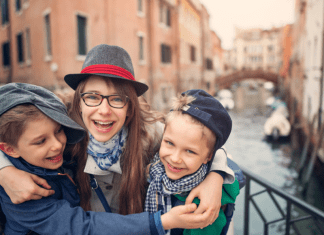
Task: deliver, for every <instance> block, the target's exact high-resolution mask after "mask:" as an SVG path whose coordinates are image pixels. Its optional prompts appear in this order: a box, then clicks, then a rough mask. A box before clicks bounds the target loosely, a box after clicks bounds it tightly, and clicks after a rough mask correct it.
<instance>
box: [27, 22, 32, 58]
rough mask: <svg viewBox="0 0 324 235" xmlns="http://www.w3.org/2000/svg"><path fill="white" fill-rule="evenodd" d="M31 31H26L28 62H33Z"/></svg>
mask: <svg viewBox="0 0 324 235" xmlns="http://www.w3.org/2000/svg"><path fill="white" fill-rule="evenodd" d="M30 48H31V47H30V31H29V28H27V29H26V60H27V61H28V60H29V61H30V60H31V51H30Z"/></svg>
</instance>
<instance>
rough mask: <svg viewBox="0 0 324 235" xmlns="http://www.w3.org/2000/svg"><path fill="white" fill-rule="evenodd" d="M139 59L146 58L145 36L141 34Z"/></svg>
mask: <svg viewBox="0 0 324 235" xmlns="http://www.w3.org/2000/svg"><path fill="white" fill-rule="evenodd" d="M138 39H139V59H140V60H144V38H143V36H139V37H138Z"/></svg>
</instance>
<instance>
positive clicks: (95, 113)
mask: <svg viewBox="0 0 324 235" xmlns="http://www.w3.org/2000/svg"><path fill="white" fill-rule="evenodd" d="M83 83H84V88H83V89H82V91H81V92H80V94H81V97H82V102H80V106H81V113H82V120H83V123H84V125H85V127H86V128H87V130H88V131H89V132H90V133H91V135H92V136H93V137H94V138H95V139H96V140H97V141H99V142H106V141H108V140H110V139H111V137H113V136H114V135H115V134H117V132H119V130H121V128H122V126H123V125H124V123H125V121H126V116H127V110H128V103H127V102H126V98H124V99H117V101H116V98H118V97H126V96H125V95H123V94H119V93H118V91H117V89H116V88H115V86H114V84H113V83H112V82H111V80H109V79H107V78H106V79H104V78H102V77H100V76H96V75H94V76H90V77H89V78H87V79H86V80H84V82H83ZM80 86H82V84H80ZM90 92H91V93H97V94H98V95H99V97H100V96H111V95H114V96H111V97H109V98H108V99H103V98H102V97H100V99H99V100H98V95H97V96H93V95H90V94H91V93H90ZM89 93H90V94H89ZM85 95H86V96H85ZM115 95H117V96H115ZM98 101H100V102H98ZM95 102H96V103H95ZM89 103H90V104H91V106H90V105H89ZM111 104H113V105H114V106H115V107H112V105H111ZM116 105H117V106H118V107H116Z"/></svg>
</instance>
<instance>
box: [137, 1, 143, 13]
mask: <svg viewBox="0 0 324 235" xmlns="http://www.w3.org/2000/svg"><path fill="white" fill-rule="evenodd" d="M137 11H138V12H143V1H142V0H137Z"/></svg>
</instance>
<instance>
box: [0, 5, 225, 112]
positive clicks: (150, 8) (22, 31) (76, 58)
mask: <svg viewBox="0 0 324 235" xmlns="http://www.w3.org/2000/svg"><path fill="white" fill-rule="evenodd" d="M208 21H209V15H208V13H207V10H206V9H205V8H204V7H203V6H202V5H201V3H200V2H199V0H118V1H115V0H96V3H95V4H94V2H93V1H91V0H70V1H63V0H56V1H54V0H48V1H42V0H33V1H31V0H2V1H1V28H0V44H1V54H2V56H1V58H0V64H1V66H0V83H7V82H26V83H32V84H36V85H40V86H44V87H46V88H49V89H52V90H53V89H57V88H62V87H65V86H66V85H65V83H64V81H63V79H64V76H65V75H66V74H69V73H79V72H80V71H81V68H82V64H83V61H84V59H85V56H86V54H87V52H88V51H89V50H90V49H91V48H92V47H94V46H96V45H98V44H101V43H105V44H110V45H118V46H121V47H123V48H125V49H126V50H127V51H128V53H129V54H130V56H131V58H132V62H133V66H134V71H135V77H136V80H138V81H141V82H144V83H146V84H148V85H149V87H150V89H149V91H148V92H147V93H146V94H145V98H146V99H147V100H148V101H149V102H150V103H151V104H152V105H153V107H155V108H157V109H159V110H164V109H167V108H168V103H169V99H170V97H172V96H174V95H176V94H177V93H179V92H182V91H184V90H187V89H191V88H201V87H202V85H203V86H204V88H208V87H212V85H211V82H212V81H213V77H214V76H215V71H214V70H215V69H214V66H213V63H211V62H213V61H214V60H215V58H216V57H215V54H213V53H214V52H212V51H213V47H214V44H215V42H214V41H213V40H214V39H215V37H214V36H213V37H212V36H211V30H210V29H209V26H208V25H209V22H208ZM205 40H206V41H205ZM218 47H219V48H220V43H219V46H218ZM218 50H219V51H220V49H218ZM217 56H218V57H217V58H218V59H217V60H220V59H221V57H220V56H219V55H217ZM217 64H221V62H220V61H217ZM220 71H221V70H218V72H220ZM205 78H206V79H207V80H206V81H205Z"/></svg>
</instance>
